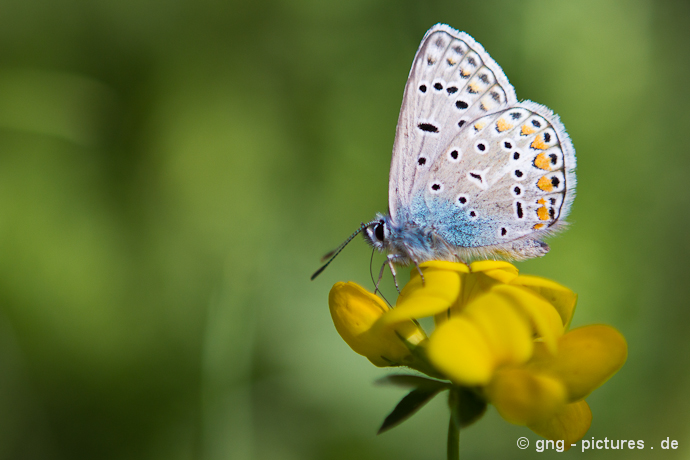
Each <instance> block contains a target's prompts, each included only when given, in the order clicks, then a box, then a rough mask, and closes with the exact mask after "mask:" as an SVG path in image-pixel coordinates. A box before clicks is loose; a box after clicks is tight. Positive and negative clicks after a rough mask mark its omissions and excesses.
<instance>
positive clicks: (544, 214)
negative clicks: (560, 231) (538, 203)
mask: <svg viewBox="0 0 690 460" xmlns="http://www.w3.org/2000/svg"><path fill="white" fill-rule="evenodd" d="M537 216H539V220H549V210H548V208H547V207H546V206H542V207H541V208H539V209H537Z"/></svg>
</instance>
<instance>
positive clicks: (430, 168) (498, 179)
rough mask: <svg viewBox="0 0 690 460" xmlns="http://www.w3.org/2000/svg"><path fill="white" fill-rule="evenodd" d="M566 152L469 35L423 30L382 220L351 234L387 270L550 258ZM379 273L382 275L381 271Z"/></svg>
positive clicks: (570, 172)
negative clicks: (379, 255) (379, 256)
mask: <svg viewBox="0 0 690 460" xmlns="http://www.w3.org/2000/svg"><path fill="white" fill-rule="evenodd" d="M575 182H576V179H575V150H574V148H573V145H572V143H571V141H570V138H569V136H568V134H567V133H566V131H565V127H564V126H563V124H562V123H561V122H560V119H559V117H558V116H557V115H556V114H554V113H553V112H552V111H551V110H550V109H549V108H547V107H545V106H543V105H540V104H537V103H534V102H531V101H523V102H519V101H518V99H517V96H516V94H515V90H514V89H513V86H512V85H511V84H510V83H509V82H508V78H507V77H506V75H505V73H504V72H503V70H502V69H501V67H500V66H499V65H498V64H497V63H496V61H494V60H493V59H492V58H491V56H489V54H488V53H487V52H486V51H484V48H483V47H482V45H480V44H479V43H477V42H476V41H475V40H474V39H473V38H472V37H471V36H470V35H468V34H467V33H465V32H459V31H457V30H455V29H453V28H451V27H450V26H448V25H445V24H437V25H435V26H434V27H432V28H431V29H430V30H429V31H427V33H426V35H425V36H424V38H423V39H422V43H421V45H420V46H419V49H418V50H417V54H416V55H415V58H414V62H413V64H412V69H411V70H410V75H409V77H408V79H407V83H406V85H405V92H404V94H403V102H402V107H401V109H400V116H399V118H398V126H397V129H396V135H395V142H394V144H393V157H392V160H391V168H390V177H389V188H388V214H377V216H376V218H375V219H374V220H372V221H371V222H368V223H363V224H362V225H361V227H360V228H359V229H358V230H357V231H356V232H355V233H353V234H352V235H351V236H350V237H349V238H348V239H347V240H346V241H345V242H344V243H343V244H341V245H340V246H339V247H338V248H337V249H336V250H335V251H332V252H331V253H329V254H327V255H326V256H325V258H328V257H330V260H329V261H328V262H327V263H326V264H325V265H324V266H322V267H321V269H319V270H318V271H317V272H316V273H315V274H314V275H313V276H312V279H314V278H315V277H316V276H317V275H318V274H319V273H321V271H323V269H325V268H326V266H328V264H329V263H330V262H331V261H332V260H333V258H335V256H337V255H338V253H339V252H340V251H341V250H342V249H343V248H344V247H345V245H347V243H349V242H350V241H351V240H352V238H354V237H355V236H356V235H357V234H359V233H360V232H363V235H364V238H365V240H366V241H367V242H368V243H369V244H370V245H371V246H373V247H374V248H375V249H378V250H380V251H382V252H386V253H387V261H386V263H387V264H388V265H389V267H390V269H391V271H392V272H393V275H394V276H395V269H394V265H409V264H411V263H414V264H415V265H417V267H419V264H420V263H422V262H424V261H428V260H448V261H454V262H457V261H463V262H467V261H468V260H470V259H477V258H484V259H489V258H491V259H506V260H525V259H530V258H533V257H540V256H543V255H545V254H546V253H547V252H548V251H549V246H548V245H547V244H546V243H544V242H543V241H542V238H544V237H546V236H548V235H550V234H553V233H554V232H556V231H558V230H560V229H562V228H563V227H564V225H565V218H566V217H567V215H568V213H569V211H570V207H571V205H572V202H573V199H574V196H575ZM384 266H385V265H384Z"/></svg>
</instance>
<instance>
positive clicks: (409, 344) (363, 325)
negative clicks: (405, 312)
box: [328, 282, 426, 368]
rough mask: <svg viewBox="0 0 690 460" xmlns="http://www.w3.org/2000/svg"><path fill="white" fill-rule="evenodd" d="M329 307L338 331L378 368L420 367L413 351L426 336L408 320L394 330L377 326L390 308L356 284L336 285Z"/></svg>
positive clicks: (389, 327)
mask: <svg viewBox="0 0 690 460" xmlns="http://www.w3.org/2000/svg"><path fill="white" fill-rule="evenodd" d="M328 304H329V306H330V309H331V316H332V317H333V323H334V324H335V328H336V330H337V331H338V333H339V334H340V336H341V337H342V338H343V340H345V342H346V343H347V344H348V345H350V348H352V349H353V350H354V351H355V352H357V353H359V354H360V355H363V356H366V357H367V358H368V359H369V361H371V362H372V363H373V364H374V365H376V366H379V367H384V366H401V365H406V366H410V367H415V368H416V367H417V366H415V362H416V358H415V357H414V355H413V353H412V350H413V349H414V348H415V347H416V346H417V345H419V344H420V343H421V342H422V341H424V340H425V339H426V334H425V333H424V331H423V330H422V328H420V327H419V326H418V325H417V324H416V323H415V322H414V321H412V320H410V319H407V320H403V321H400V322H398V323H396V324H395V325H392V326H384V325H381V324H379V323H377V321H378V320H379V319H380V318H381V316H383V315H384V314H385V313H387V312H389V311H390V308H388V305H386V304H385V303H384V302H383V300H381V298H379V297H378V296H376V295H374V294H372V293H371V292H369V291H367V290H366V289H364V288H363V287H361V286H359V285H358V284H356V283H343V282H339V283H336V284H335V285H334V286H333V288H332V289H331V293H330V294H329V296H328Z"/></svg>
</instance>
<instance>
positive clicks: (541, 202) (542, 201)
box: [537, 198, 546, 205]
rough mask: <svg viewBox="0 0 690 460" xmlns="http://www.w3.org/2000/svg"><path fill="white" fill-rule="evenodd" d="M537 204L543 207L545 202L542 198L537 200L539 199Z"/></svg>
mask: <svg viewBox="0 0 690 460" xmlns="http://www.w3.org/2000/svg"><path fill="white" fill-rule="evenodd" d="M537 204H541V205H544V204H546V200H545V199H544V198H539V199H538V200H537Z"/></svg>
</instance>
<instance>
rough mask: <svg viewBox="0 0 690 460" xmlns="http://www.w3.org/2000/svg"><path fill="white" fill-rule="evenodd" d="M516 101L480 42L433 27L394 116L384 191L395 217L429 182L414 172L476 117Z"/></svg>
mask: <svg viewBox="0 0 690 460" xmlns="http://www.w3.org/2000/svg"><path fill="white" fill-rule="evenodd" d="M516 102H517V98H516V96H515V90H514V89H513V87H512V86H511V85H510V83H508V79H507V78H506V76H505V74H504V73H503V71H502V70H501V67H500V66H499V65H498V64H497V63H496V62H495V61H494V60H493V59H491V57H490V56H489V55H488V54H487V53H486V51H484V48H483V47H482V46H481V45H480V44H479V43H477V42H476V41H474V39H473V38H472V37H470V36H469V35H467V34H466V33H464V32H459V31H457V30H455V29H452V28H451V27H449V26H447V25H443V24H438V25H436V26H434V27H433V28H431V29H430V30H429V31H428V32H427V33H426V35H425V36H424V39H423V40H422V43H421V45H420V47H419V49H418V50H417V54H416V56H415V59H414V63H413V64H412V69H411V70H410V75H409V77H408V80H407V84H406V86H405V93H404V95H403V103H402V107H401V109H400V116H399V118H398V127H397V130H396V136H395V143H394V145H393V158H392V160H391V170H390V178H389V191H388V200H389V212H390V214H391V217H392V218H393V220H394V221H395V220H398V219H396V218H397V217H398V215H399V214H400V213H401V212H407V211H408V210H409V209H410V205H411V202H412V199H413V197H414V195H415V192H416V190H415V185H417V186H418V185H419V184H420V183H426V182H427V181H426V180H424V179H423V178H422V179H421V180H420V178H418V175H420V174H422V175H423V174H425V173H426V172H427V171H428V166H429V165H431V164H433V163H435V162H436V160H437V158H438V157H439V156H440V155H442V154H444V153H445V147H446V146H448V145H450V143H451V142H452V141H453V139H455V138H457V136H458V135H459V134H460V133H462V132H464V131H465V132H466V131H467V129H468V126H469V125H470V124H472V122H474V121H475V120H476V119H478V118H481V117H483V116H485V115H487V114H490V113H495V112H497V111H501V110H503V109H505V108H507V107H509V106H512V105H514V104H515V103H516ZM425 164H426V165H427V168H426V169H425V168H421V169H420V168H418V166H420V165H421V166H424V165H425ZM401 217H402V216H401ZM403 218H406V217H403Z"/></svg>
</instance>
